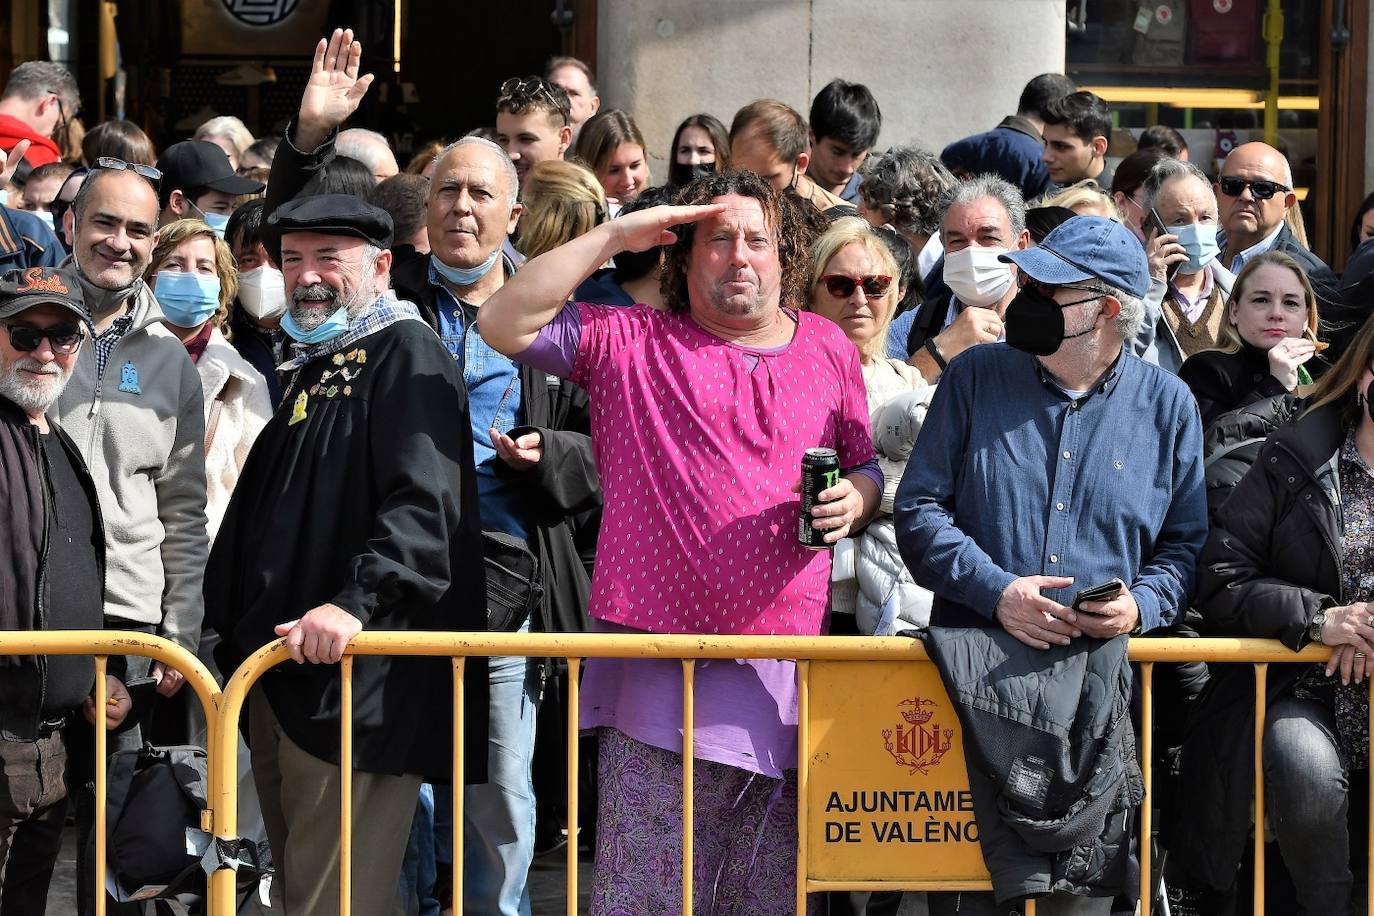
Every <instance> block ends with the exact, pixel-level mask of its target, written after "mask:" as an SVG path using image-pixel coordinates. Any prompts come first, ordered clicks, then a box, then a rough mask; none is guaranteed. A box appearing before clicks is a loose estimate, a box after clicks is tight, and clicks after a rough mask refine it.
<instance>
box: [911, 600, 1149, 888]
mask: <svg viewBox="0 0 1374 916" xmlns="http://www.w3.org/2000/svg"><path fill="white" fill-rule="evenodd" d="M926 645H927V648H928V649H929V651H930V658H931V660H932V661H933V662H934V663H935V665H936V666H937V667H938V668H939V670H940V677H941V679H942V680H943V681H944V683H945V687H946V689H947V690H948V691H949V695H950V699H951V700H952V701H953V702H954V707H955V711H956V712H957V713H958V716H959V722H960V724H961V725H962V727H963V740H964V748H965V755H966V757H967V759H968V762H969V782H970V787H971V788H972V789H973V807H974V817H975V819H976V821H977V823H978V840H979V843H980V844H981V846H982V850H983V859H984V862H985V863H986V864H987V867H988V872H989V873H990V874H991V876H992V886H993V891H994V893H995V894H996V896H997V899H998V901H999V902H1001V903H1005V902H1006V901H1008V900H1019V899H1022V898H1025V897H1028V896H1039V895H1042V894H1050V893H1061V892H1067V893H1074V894H1081V895H1086V896H1094V897H1113V896H1115V895H1117V894H1118V893H1123V892H1129V890H1130V888H1128V887H1127V883H1128V881H1129V878H1130V875H1131V868H1130V842H1131V836H1132V829H1131V821H1132V814H1131V812H1132V810H1133V809H1134V807H1135V806H1136V805H1137V804H1139V803H1140V800H1141V799H1142V798H1143V797H1144V794H1145V788H1144V782H1143V780H1142V777H1141V772H1140V764H1139V763H1138V762H1137V760H1136V753H1135V731H1134V728H1133V726H1132V724H1131V714H1130V711H1131V669H1130V665H1129V664H1128V663H1127V661H1126V647H1127V639H1126V637H1124V636H1119V637H1117V638H1116V639H1112V640H1106V641H1103V640H1097V639H1080V640H1076V641H1075V642H1074V643H1073V644H1072V645H1070V646H1064V647H1059V646H1055V647H1052V648H1050V649H1048V650H1045V651H1042V650H1039V649H1032V648H1030V647H1029V646H1027V645H1025V644H1024V643H1022V642H1020V641H1019V640H1017V639H1016V638H1015V637H1014V636H1012V635H1011V634H1010V633H1007V632H1006V631H1004V630H1001V629H981V628H962V627H931V628H930V632H929V636H928V638H927V640H926Z"/></svg>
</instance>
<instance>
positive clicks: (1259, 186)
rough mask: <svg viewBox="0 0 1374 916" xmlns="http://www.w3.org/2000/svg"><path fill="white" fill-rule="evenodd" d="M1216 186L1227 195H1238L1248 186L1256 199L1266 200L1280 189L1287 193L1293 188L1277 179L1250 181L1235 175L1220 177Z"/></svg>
mask: <svg viewBox="0 0 1374 916" xmlns="http://www.w3.org/2000/svg"><path fill="white" fill-rule="evenodd" d="M1217 186H1218V187H1220V188H1221V193H1223V194H1225V195H1226V196H1227V197H1239V196H1240V195H1241V192H1242V191H1244V190H1245V189H1246V188H1249V189H1250V193H1251V194H1253V195H1254V196H1255V199H1256V200H1268V199H1269V198H1271V197H1273V196H1274V195H1275V194H1277V193H1279V192H1280V191H1283V192H1285V193H1287V192H1288V191H1291V190H1293V189H1292V188H1290V187H1287V186H1286V185H1281V184H1279V183H1278V182H1277V181H1264V180H1263V179H1260V180H1258V181H1251V180H1250V179H1248V178H1238V177H1236V176H1235V175H1231V176H1228V177H1226V178H1223V179H1221V181H1219V182H1217Z"/></svg>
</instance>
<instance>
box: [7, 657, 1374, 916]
mask: <svg viewBox="0 0 1374 916" xmlns="http://www.w3.org/2000/svg"><path fill="white" fill-rule="evenodd" d="M1328 652H1329V650H1328V649H1326V648H1325V647H1323V646H1316V645H1314V646H1309V647H1308V648H1306V649H1304V650H1303V651H1302V652H1298V653H1295V652H1292V651H1291V650H1289V649H1288V648H1286V647H1284V646H1283V645H1281V644H1280V643H1278V642H1274V641H1268V640H1253V639H1180V638H1161V639H1137V640H1133V641H1132V642H1131V646H1130V653H1129V654H1130V658H1131V660H1132V661H1133V662H1137V663H1139V677H1140V685H1141V693H1142V697H1143V701H1144V707H1143V715H1142V727H1141V730H1140V748H1141V757H1142V760H1143V766H1144V775H1145V792H1146V796H1145V800H1144V802H1143V804H1142V806H1141V810H1140V818H1139V820H1140V831H1141V833H1140V835H1141V837H1142V842H1141V843H1140V860H1141V861H1140V866H1141V869H1140V870H1141V899H1142V900H1145V901H1149V900H1152V899H1153V897H1154V890H1155V889H1154V888H1153V887H1152V879H1151V875H1152V870H1153V869H1152V862H1151V858H1152V850H1151V846H1150V843H1149V841H1148V838H1149V837H1150V836H1151V834H1152V830H1153V824H1152V799H1153V778H1152V777H1153V773H1152V759H1153V751H1154V747H1153V744H1154V736H1153V721H1154V709H1153V696H1154V668H1155V665H1156V664H1158V663H1178V662H1188V661H1203V662H1212V663H1233V664H1251V665H1253V666H1254V672H1255V690H1256V694H1255V733H1254V762H1255V786H1256V791H1255V806H1254V820H1255V824H1256V825H1262V824H1263V822H1264V810H1265V807H1264V768H1263V760H1262V753H1263V736H1264V715H1265V699H1266V697H1265V694H1266V684H1267V678H1268V673H1269V666H1270V665H1271V664H1284V663H1293V662H1311V663H1315V662H1321V661H1324V660H1326V658H1327V657H1328ZM0 654H7V655H11V654H12V655H92V656H94V657H95V668H96V679H95V689H94V696H95V700H96V708H97V709H104V707H105V704H106V699H107V696H106V686H105V678H104V674H105V673H106V667H107V660H108V657H109V656H111V655H136V656H145V657H148V658H151V659H153V660H155V661H159V662H163V663H164V664H166V665H169V666H171V667H173V668H175V669H176V670H178V671H180V672H181V673H182V674H183V675H184V676H185V677H186V680H187V687H186V688H185V689H189V690H192V691H194V692H195V694H196V697H197V699H198V700H199V702H200V704H201V707H202V709H203V710H204V712H205V718H206V722H207V726H208V731H207V735H208V737H207V745H208V746H207V748H206V751H207V755H208V761H209V807H208V808H207V810H205V811H204V812H202V818H201V822H202V823H201V826H202V829H204V830H206V831H208V832H211V833H213V834H214V835H215V836H216V837H219V838H222V839H233V838H235V836H236V832H237V827H238V825H237V812H238V798H237V794H238V793H237V785H238V782H237V759H236V747H237V737H236V732H237V729H238V727H239V719H240V716H241V714H242V711H243V705H244V702H245V700H246V699H247V696H248V692H249V690H250V689H251V688H252V687H253V685H254V683H256V681H257V680H258V679H259V678H260V677H261V675H262V674H263V673H265V672H266V671H267V670H268V669H270V668H272V667H273V666H275V665H277V664H280V663H281V662H283V661H286V660H288V659H289V655H288V654H287V652H286V648H285V645H284V642H282V641H277V642H274V643H271V644H269V645H268V646H265V647H263V648H262V649H261V650H259V651H258V652H257V653H255V654H254V655H253V656H252V657H251V658H249V659H248V660H247V661H246V662H244V664H243V665H241V666H240V668H239V670H238V671H236V672H235V673H234V675H233V676H232V677H231V678H230V679H229V681H228V682H227V683H226V684H225V687H224V689H223V692H221V691H220V689H219V688H218V686H217V685H216V683H215V680H214V678H213V677H212V676H211V674H210V673H209V671H207V670H206V668H205V666H204V665H202V664H201V663H200V661H199V660H197V659H196V658H195V657H194V656H193V655H191V653H189V652H187V651H186V650H185V649H182V648H181V647H180V646H177V645H176V644H174V643H172V642H169V641H168V640H165V639H162V638H161V637H157V636H148V635H144V634H139V633H127V632H117V631H98V630H94V631H87V630H71V631H56V632H53V631H28V632H20V631H7V632H2V633H0ZM360 655H413V656H443V657H449V658H451V659H452V663H453V678H454V680H453V697H454V707H453V747H454V752H453V759H454V770H453V778H454V784H455V785H457V786H461V785H462V782H463V754H462V748H463V740H464V736H463V732H464V721H463V694H464V685H465V664H464V663H465V660H466V658H468V657H474V656H475V657H484V656H486V657H489V656H530V657H536V658H542V657H561V658H565V659H567V660H568V671H569V713H568V723H567V729H568V739H569V740H568V835H569V842H568V862H567V864H568V872H567V912H568V913H569V914H570V916H575V914H576V913H577V896H578V894H577V889H578V888H577V886H578V870H577V864H578V846H579V843H578V832H577V831H578V823H579V812H578V802H577V799H578V786H577V771H578V742H577V737H578V734H579V732H580V728H579V715H578V680H579V675H580V672H581V664H582V661H583V660H584V659H586V658H597V657H601V658H657V659H680V660H681V662H682V677H683V704H682V706H683V709H682V714H683V733H684V738H683V752H684V753H683V767H682V782H683V825H684V826H683V844H682V860H683V861H682V875H683V894H682V901H683V913H684V914H688V916H690V914H691V913H692V907H693V900H692V886H691V877H690V876H691V875H692V857H693V844H692V834H693V830H692V825H693V811H692V782H693V770H694V767H693V765H692V745H693V728H692V722H693V707H694V675H695V665H696V662H697V661H698V660H703V659H738V658H771V659H792V660H796V661H797V662H798V665H797V687H798V700H799V729H798V732H799V734H798V748H799V754H798V757H799V760H798V811H797V843H798V845H797V852H798V854H797V900H796V905H797V912H798V913H804V912H805V901H806V895H807V894H808V893H818V892H822V891H831V890H911V891H921V890H926V891H954V890H982V889H987V888H988V887H989V886H990V885H989V883H988V881H987V878H986V873H985V872H982V871H981V860H978V862H977V864H976V865H975V866H974V867H972V868H970V867H969V862H968V857H967V855H965V856H964V859H963V860H962V864H957V863H956V864H955V865H953V866H950V868H949V870H946V871H944V872H940V871H939V869H940V868H942V867H943V866H942V865H941V864H940V863H941V862H943V861H946V860H945V859H941V857H940V856H939V855H934V854H932V855H924V854H923V855H921V856H917V855H912V854H908V855H907V856H906V857H905V858H903V859H902V861H903V862H912V861H921V862H925V863H931V862H933V863H935V866H934V867H935V869H936V871H935V872H934V873H929V872H927V873H924V874H920V875H917V876H915V877H913V876H911V875H910V874H902V875H898V876H897V877H895V878H874V877H872V876H871V875H867V874H862V873H860V872H862V871H864V870H865V869H860V870H857V871H856V870H854V869H853V867H852V863H847V861H846V859H845V857H844V856H842V855H841V856H835V855H831V854H830V853H829V852H827V850H826V846H825V842H824V840H825V838H822V837H818V836H815V835H813V834H814V832H815V831H813V827H815V826H816V825H817V824H821V823H823V817H822V812H821V811H820V809H819V807H818V806H817V804H816V799H817V793H818V792H823V791H824V787H825V785H826V784H832V785H833V784H843V782H844V780H851V781H852V780H853V779H855V778H859V777H856V776H855V774H856V772H857V771H856V770H854V769H853V765H854V764H853V760H849V761H848V762H845V761H844V752H845V750H846V748H847V746H848V745H849V744H852V743H853V742H852V740H851V737H852V735H853V734H855V732H854V729H856V728H857V729H859V732H860V733H864V732H863V729H864V728H867V727H868V724H869V723H866V722H857V724H856V721H857V719H858V718H861V717H862V716H865V715H868V714H869V713H873V715H874V716H876V718H873V721H874V722H879V723H881V722H882V721H883V719H882V717H883V716H884V715H888V716H889V718H890V714H891V710H890V709H885V708H883V705H882V704H883V700H882V699H881V697H878V698H876V699H874V698H871V697H870V696H869V694H866V693H865V692H864V691H863V690H856V689H853V685H855V684H856V683H857V682H856V681H855V678H857V677H861V676H862V675H861V672H863V671H864V670H870V673H871V674H876V675H877V677H876V678H872V679H873V680H875V681H877V682H880V683H882V684H883V686H884V688H885V689H887V690H888V695H889V697H895V696H902V697H905V696H906V695H907V693H909V692H910V689H909V688H910V687H911V685H910V684H907V683H898V682H899V681H900V680H901V676H904V675H905V673H906V672H910V671H914V672H918V675H917V676H918V677H919V678H926V680H918V681H917V682H915V683H916V684H917V687H916V689H917V690H919V691H922V692H923V693H924V694H925V695H924V696H919V697H914V698H911V699H910V700H904V701H903V702H902V703H901V704H899V705H900V706H902V707H903V709H904V712H903V715H906V716H907V718H906V719H905V723H903V721H902V720H900V719H899V720H898V722H897V725H896V728H895V741H896V747H895V749H894V746H893V739H892V738H891V737H889V735H890V734H891V733H892V732H893V731H894V730H893V729H888V730H887V732H886V733H885V737H884V738H883V739H882V740H883V741H884V742H886V743H887V744H888V745H889V746H888V751H889V752H891V756H892V757H893V758H894V759H896V761H897V762H898V763H899V764H900V765H901V767H906V768H908V769H909V770H910V772H911V774H915V773H916V772H917V771H918V770H920V771H922V773H923V775H926V776H928V775H929V774H930V773H932V772H935V771H936V770H937V769H939V767H938V766H937V765H938V764H940V758H941V757H942V756H944V755H946V754H948V755H949V761H953V762H954V764H956V765H955V766H946V767H945V768H944V769H943V770H941V771H940V772H941V774H942V775H941V778H942V779H945V780H946V782H944V783H940V784H939V785H940V786H943V787H944V788H942V789H941V790H940V792H945V791H946V790H947V789H948V786H949V785H957V784H959V780H963V783H962V784H963V785H964V786H965V787H966V785H967V783H966V777H965V776H964V775H963V770H962V748H961V747H959V742H958V741H957V722H955V721H954V720H953V716H952V714H950V713H941V714H940V715H943V716H945V718H943V719H932V718H931V717H932V716H934V715H935V713H932V712H930V709H931V708H935V709H938V708H939V703H940V701H943V702H944V703H946V704H947V703H948V700H947V698H946V697H944V696H943V692H942V691H941V692H939V693H938V695H937V690H938V687H932V685H931V683H930V681H929V677H930V676H931V675H932V673H933V672H932V668H933V666H932V665H931V664H930V663H929V659H928V658H927V656H926V654H925V650H924V648H923V646H922V645H921V643H919V642H917V641H915V640H910V639H905V638H895V637H888V638H872V637H869V638H863V637H745V636H669V635H599V634H539V633H535V634H489V633H385V632H376V633H364V634H361V635H359V636H357V637H355V638H354V640H353V641H352V642H351V643H350V644H349V647H348V652H347V654H346V655H345V657H344V659H343V662H342V663H341V665H340V677H341V679H342V691H341V700H342V706H343V711H344V715H342V716H341V718H340V740H341V743H342V750H343V754H342V757H341V759H343V760H349V759H351V754H350V750H351V746H352V701H353V695H352V664H353V663H352V659H353V658H354V657H356V656H360ZM855 663H863V664H855ZM837 664H838V665H842V666H843V667H836V665H837ZM837 684H845V685H848V687H849V689H846V690H837V689H835V687H836V685H837ZM817 685H819V688H820V689H819V691H818V690H817V689H814V688H816V687H817ZM836 701H837V702H836ZM913 704H914V705H913ZM910 723H915V724H914V725H911V724H910ZM908 726H909V727H908ZM903 728H907V730H906V731H905V732H903ZM1371 730H1372V731H1374V710H1372V711H1371ZM865 734H866V733H865ZM951 735H953V736H955V740H951ZM903 741H907V742H908V745H906V746H903V744H902V742H903ZM95 745H96V747H95V773H96V824H95V828H96V832H95V867H96V869H97V875H96V879H97V880H96V884H95V886H96V887H98V888H103V887H104V874H105V866H106V848H105V846H106V821H105V818H106V815H105V805H106V750H107V747H108V742H107V738H106V734H105V731H104V729H102V728H96V729H95ZM860 753H862V754H865V755H867V752H864V751H862V749H860ZM878 756H879V757H881V755H878ZM837 761H839V762H840V763H841V764H843V765H840V766H837V765H836V762H837ZM880 762H881V763H884V764H885V765H887V767H888V770H886V771H883V772H885V773H888V774H890V773H891V772H893V771H892V766H891V765H892V760H886V761H880ZM947 762H948V761H947ZM846 767H849V769H846ZM901 767H899V768H898V769H900V768H901ZM863 778H867V777H863ZM880 778H886V777H884V776H882V774H881V773H880ZM951 778H952V779H953V780H954V782H949V780H950V779H951ZM836 779H839V780H840V782H839V783H835V782H834V780H836ZM827 781H830V782H829V783H827ZM351 782H352V775H351V771H350V769H349V768H348V767H344V768H343V770H342V773H341V798H340V822H339V827H340V837H341V843H340V855H341V862H340V906H339V912H340V913H341V914H348V913H350V901H349V893H348V889H349V888H350V886H351V881H352V874H353V870H352V861H351V859H352V850H351V844H350V842H349V840H350V838H351V835H352V823H351V820H352V819H351V810H350V800H351ZM1370 784H1371V790H1372V791H1371V798H1372V799H1374V770H1371V773H1370ZM932 785H933V784H932ZM851 788H854V787H853V786H852V785H851ZM951 793H952V790H951ZM907 794H908V795H910V794H911V793H910V792H908V793H907ZM932 794H940V793H932ZM948 797H949V798H954V797H955V795H954V794H949V795H948ZM1371 804H1372V806H1374V802H1372V803H1371ZM939 807H940V806H939V805H938V804H937V809H938V808H939ZM945 810H946V811H947V812H948V811H949V810H950V808H949V806H948V805H947V806H946V807H945ZM961 810H964V813H967V812H966V810H965V809H963V808H962V806H961ZM1371 815H1372V816H1371V817H1370V827H1369V831H1370V848H1371V849H1374V811H1372V812H1371ZM453 822H454V828H455V829H454V837H453V849H454V857H453V858H454V863H453V865H454V867H453V900H454V902H455V906H456V907H458V911H460V912H461V901H462V899H463V895H462V885H463V872H462V861H463V857H462V845H461V844H462V830H461V825H462V823H463V793H462V792H461V791H456V792H454V793H453ZM855 823H857V822H855ZM831 826H832V825H829V824H827V825H826V830H827V831H829V829H830V827H831ZM892 827H893V831H894V834H895V833H896V832H897V824H896V823H895V822H894V823H893V825H892ZM926 827H927V837H926V839H927V840H929V839H930V835H929V834H930V828H929V825H926ZM842 832H843V831H841V833H842ZM936 832H937V833H938V832H939V831H936ZM944 833H945V834H946V836H947V837H948V836H950V835H953V836H954V837H955V838H956V839H958V840H961V841H962V842H963V843H964V850H963V851H964V852H965V853H967V852H968V850H969V849H972V850H975V851H976V849H977V844H976V838H974V837H972V836H971V835H969V833H968V831H965V830H961V829H960V827H959V825H957V824H956V825H954V826H953V827H952V828H951V826H950V824H948V823H946V824H945V828H944ZM969 844H972V845H969ZM930 848H931V847H925V848H924V849H923V850H922V852H923V853H926V852H928V851H929V849H930ZM856 849H857V850H858V852H859V853H860V854H861V856H862V857H863V858H865V859H868V858H870V856H869V853H868V850H867V849H865V848H864V847H862V846H856ZM850 858H851V859H852V858H853V857H850ZM956 858H957V857H956ZM874 861H876V862H877V863H878V866H877V867H879V868H883V867H886V866H885V865H884V864H883V863H884V862H885V861H886V860H884V859H883V858H882V857H881V855H879V856H877V857H876V858H874ZM948 861H954V860H953V859H951V860H948ZM846 869H848V870H849V872H848V873H846ZM1264 880H1265V875H1264V831H1263V829H1262V828H1260V827H1257V828H1256V830H1255V839H1254V889H1253V893H1254V912H1255V913H1256V914H1257V916H1263V913H1264ZM1369 906H1370V909H1371V912H1374V886H1371V887H1370V889H1369ZM209 907H210V910H209V912H210V914H211V916H233V914H234V909H235V873H234V872H233V871H232V870H229V869H220V870H218V871H216V872H214V873H213V874H212V875H211V876H210V880H209ZM105 908H106V907H105V895H104V894H103V893H100V894H97V901H96V913H97V914H100V916H103V914H104V912H105ZM1034 911H1035V910H1034V903H1033V902H1030V903H1029V904H1028V906H1027V909H1026V912H1027V913H1028V914H1033V913H1034Z"/></svg>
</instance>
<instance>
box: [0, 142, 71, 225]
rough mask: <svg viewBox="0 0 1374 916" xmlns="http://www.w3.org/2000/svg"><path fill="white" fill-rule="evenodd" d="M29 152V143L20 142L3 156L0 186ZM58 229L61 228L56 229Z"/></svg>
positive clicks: (6, 182) (7, 181) (7, 179)
mask: <svg viewBox="0 0 1374 916" xmlns="http://www.w3.org/2000/svg"><path fill="white" fill-rule="evenodd" d="M28 151H29V141H27V140H20V141H19V142H18V143H16V144H14V148H13V149H11V150H10V151H9V153H8V154H7V155H6V156H5V168H4V170H3V171H0V185H7V184H9V183H10V179H11V178H13V177H14V172H15V170H16V169H18V168H19V163H21V162H23V161H24V154H25V153H27V152H28ZM58 228H59V229H60V228H62V227H60V226H59V227H58Z"/></svg>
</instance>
